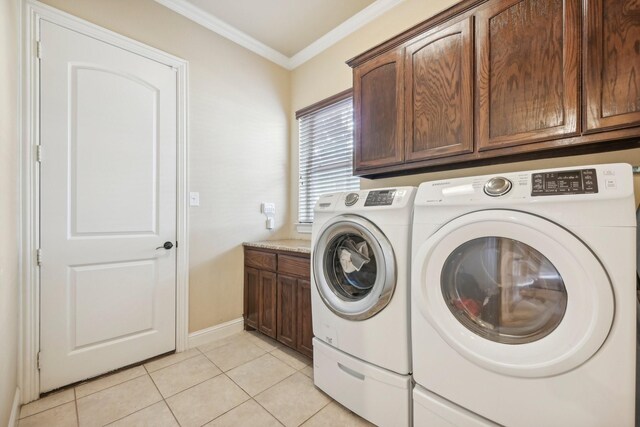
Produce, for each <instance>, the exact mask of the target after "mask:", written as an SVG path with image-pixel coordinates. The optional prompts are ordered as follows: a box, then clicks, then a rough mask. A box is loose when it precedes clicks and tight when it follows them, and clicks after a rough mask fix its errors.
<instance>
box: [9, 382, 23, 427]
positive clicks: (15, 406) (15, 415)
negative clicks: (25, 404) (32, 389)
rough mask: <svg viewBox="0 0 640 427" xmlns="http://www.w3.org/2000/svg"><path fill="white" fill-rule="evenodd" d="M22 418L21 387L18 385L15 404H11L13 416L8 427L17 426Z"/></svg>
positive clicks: (14, 398)
mask: <svg viewBox="0 0 640 427" xmlns="http://www.w3.org/2000/svg"><path fill="white" fill-rule="evenodd" d="M19 418H20V389H19V388H17V387H16V394H15V395H14V396H13V405H11V416H10V417H9V424H7V427H17V425H18V419H19Z"/></svg>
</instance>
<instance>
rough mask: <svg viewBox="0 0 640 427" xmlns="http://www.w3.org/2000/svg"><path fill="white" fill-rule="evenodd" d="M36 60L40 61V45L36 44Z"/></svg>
mask: <svg viewBox="0 0 640 427" xmlns="http://www.w3.org/2000/svg"><path fill="white" fill-rule="evenodd" d="M36 58H38V59H42V43H40V42H39V41H37V42H36Z"/></svg>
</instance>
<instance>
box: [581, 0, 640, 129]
mask: <svg viewBox="0 0 640 427" xmlns="http://www.w3.org/2000/svg"><path fill="white" fill-rule="evenodd" d="M585 6H586V10H585V13H584V16H585V19H586V22H585V37H584V46H585V48H584V64H585V66H584V75H585V84H584V88H585V101H586V108H585V113H586V114H585V115H586V119H585V128H586V131H587V132H594V131H602V130H606V129H615V128H625V127H631V126H639V125H640V1H638V0H587V1H586V2H585Z"/></svg>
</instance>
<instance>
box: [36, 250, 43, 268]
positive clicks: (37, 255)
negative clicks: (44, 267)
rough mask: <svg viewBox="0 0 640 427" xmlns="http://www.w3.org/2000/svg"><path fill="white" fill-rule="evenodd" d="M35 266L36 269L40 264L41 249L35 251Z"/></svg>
mask: <svg viewBox="0 0 640 427" xmlns="http://www.w3.org/2000/svg"><path fill="white" fill-rule="evenodd" d="M36 264H38V267H39V266H40V264H42V249H36Z"/></svg>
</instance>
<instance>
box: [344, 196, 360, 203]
mask: <svg viewBox="0 0 640 427" xmlns="http://www.w3.org/2000/svg"><path fill="white" fill-rule="evenodd" d="M359 198H360V196H358V193H349V194H347V197H346V198H345V199H344V204H345V205H347V206H353V205H355V204H356V202H357V201H358V199H359Z"/></svg>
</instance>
